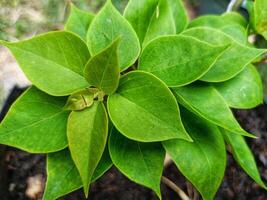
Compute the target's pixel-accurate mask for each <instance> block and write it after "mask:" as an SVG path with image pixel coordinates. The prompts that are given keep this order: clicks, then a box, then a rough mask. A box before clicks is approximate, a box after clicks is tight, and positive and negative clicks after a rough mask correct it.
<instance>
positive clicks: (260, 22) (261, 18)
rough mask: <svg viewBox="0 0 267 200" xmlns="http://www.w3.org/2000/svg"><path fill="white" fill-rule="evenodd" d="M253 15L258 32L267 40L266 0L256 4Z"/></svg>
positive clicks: (257, 0) (257, 1)
mask: <svg viewBox="0 0 267 200" xmlns="http://www.w3.org/2000/svg"><path fill="white" fill-rule="evenodd" d="M253 14H254V16H253V17H254V26H255V29H256V31H257V32H258V33H259V34H261V35H262V36H263V37H265V39H266V40H267V4H266V1H265V0H256V1H255V2H254V12H253Z"/></svg>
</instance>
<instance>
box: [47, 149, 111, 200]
mask: <svg viewBox="0 0 267 200" xmlns="http://www.w3.org/2000/svg"><path fill="white" fill-rule="evenodd" d="M111 166H112V161H111V159H110V156H109V152H108V148H106V149H105V151H104V153H103V155H102V157H101V160H100V162H99V164H98V165H97V168H96V170H95V172H94V174H93V176H92V182H94V181H95V180H97V179H98V178H99V177H100V176H102V175H103V174H104V173H105V172H106V171H107V170H108V169H109V168H110V167H111ZM81 187H82V180H81V178H80V174H79V172H78V170H77V168H76V166H75V164H74V162H73V160H72V158H71V156H70V152H69V150H68V149H65V150H63V151H60V152H56V153H51V154H48V156H47V182H46V188H45V193H44V197H43V200H55V199H57V198H59V197H62V196H64V195H66V194H69V193H71V192H73V191H75V190H77V189H79V188H81Z"/></svg>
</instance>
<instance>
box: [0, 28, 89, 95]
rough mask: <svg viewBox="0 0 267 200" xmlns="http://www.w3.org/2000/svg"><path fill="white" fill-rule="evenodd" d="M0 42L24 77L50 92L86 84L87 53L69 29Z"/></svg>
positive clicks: (66, 91) (65, 91)
mask: <svg viewBox="0 0 267 200" xmlns="http://www.w3.org/2000/svg"><path fill="white" fill-rule="evenodd" d="M0 44H3V45H4V46H6V47H8V48H9V49H10V51H11V52H12V53H13V55H14V56H15V58H16V59H17V61H18V63H19V65H20V67H21V68H22V70H23V72H24V73H25V75H26V76H27V77H28V79H29V80H30V81H31V82H32V83H33V84H34V85H35V86H36V87H37V88H39V89H40V90H42V91H44V92H46V93H48V94H50V95H53V96H65V95H69V94H71V93H72V92H75V91H76V90H79V89H82V88H85V87H87V86H88V83H87V81H86V80H85V79H84V78H83V70H84V66H85V64H86V62H87V61H88V59H89V57H90V55H89V52H88V49H87V46H86V44H85V43H84V42H83V41H82V40H81V39H80V38H79V37H77V36H76V35H74V34H72V33H70V32H65V31H58V32H50V33H46V34H43V35H39V36H36V37H34V38H32V39H29V40H24V41H21V42H15V43H8V42H3V41H2V42H1V41H0Z"/></svg>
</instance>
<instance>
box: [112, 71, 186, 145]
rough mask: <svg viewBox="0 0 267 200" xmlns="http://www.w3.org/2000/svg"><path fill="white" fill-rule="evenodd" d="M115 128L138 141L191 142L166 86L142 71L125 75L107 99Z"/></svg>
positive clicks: (173, 99)
mask: <svg viewBox="0 0 267 200" xmlns="http://www.w3.org/2000/svg"><path fill="white" fill-rule="evenodd" d="M108 111H109V116H110V118H111V121H112V122H113V124H114V126H115V127H116V128H117V129H118V130H119V131H120V132H121V133H122V134H123V135H125V136H126V137H128V138H130V139H133V140H137V141H140V142H154V141H162V140H168V139H172V138H181V139H186V140H190V137H189V136H188V134H187V133H186V131H185V130H184V127H183V125H182V122H181V119H180V115H179V108H178V105H177V102H176V101H175V98H174V96H173V95H172V93H171V92H170V90H169V89H168V87H167V86H166V85H165V84H164V83H163V82H161V81H160V80H159V79H157V78H156V77H155V76H153V75H151V74H149V73H146V72H141V71H134V72H130V73H128V74H126V75H124V76H123V77H122V78H121V80H120V85H119V88H118V90H117V92H116V93H114V94H112V95H111V96H109V97H108Z"/></svg>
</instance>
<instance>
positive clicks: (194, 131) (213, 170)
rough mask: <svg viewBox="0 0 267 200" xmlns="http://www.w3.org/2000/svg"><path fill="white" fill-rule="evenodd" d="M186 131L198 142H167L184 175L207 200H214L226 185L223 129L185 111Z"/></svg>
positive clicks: (166, 145) (167, 146) (183, 113)
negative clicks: (220, 129)
mask: <svg viewBox="0 0 267 200" xmlns="http://www.w3.org/2000/svg"><path fill="white" fill-rule="evenodd" d="M181 113H182V119H183V122H184V124H185V127H186V130H187V131H188V133H189V134H190V136H191V137H192V139H193V140H194V142H192V143H190V142H186V141H183V140H169V141H165V142H163V146H164V147H165V149H166V151H167V153H168V154H169V155H170V156H171V158H172V159H173V161H174V163H175V164H176V166H177V167H178V168H179V170H180V171H181V172H182V174H183V175H184V176H185V177H186V178H187V179H188V180H189V181H190V182H192V183H193V185H194V186H195V187H196V188H197V190H198V191H199V192H200V193H201V195H202V197H203V199H204V200H213V199H214V196H215V194H216V192H217V190H218V188H219V186H220V184H221V182H222V179H223V176H224V171H225V167H226V152H225V145H224V141H223V137H222V135H221V133H220V131H219V129H218V128H217V127H216V126H214V125H212V124H210V123H209V122H208V121H206V120H203V119H201V118H199V117H197V116H195V115H193V114H192V113H189V112H188V111H186V112H185V110H184V109H181Z"/></svg>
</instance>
